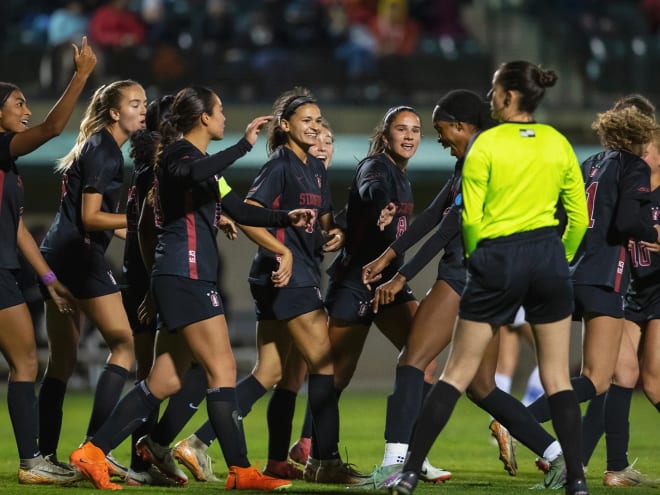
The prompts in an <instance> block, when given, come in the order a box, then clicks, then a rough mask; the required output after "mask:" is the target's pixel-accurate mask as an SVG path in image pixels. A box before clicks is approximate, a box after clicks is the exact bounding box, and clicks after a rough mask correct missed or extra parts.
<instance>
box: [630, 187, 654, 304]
mask: <svg viewBox="0 0 660 495" xmlns="http://www.w3.org/2000/svg"><path fill="white" fill-rule="evenodd" d="M649 199H650V200H649V202H648V203H647V204H646V205H644V208H643V209H642V218H643V219H644V220H646V221H647V222H648V224H649V225H659V224H660V187H658V188H656V189H655V190H654V191H653V192H651V193H650V194H649ZM628 250H629V252H630V260H631V263H630V265H631V281H630V285H631V288H632V290H633V291H646V290H647V289H649V288H651V287H656V288H657V289H658V290H660V254H658V253H653V252H651V251H649V250H648V249H647V248H645V247H644V246H642V245H641V244H640V243H639V242H630V243H629V244H628Z"/></svg>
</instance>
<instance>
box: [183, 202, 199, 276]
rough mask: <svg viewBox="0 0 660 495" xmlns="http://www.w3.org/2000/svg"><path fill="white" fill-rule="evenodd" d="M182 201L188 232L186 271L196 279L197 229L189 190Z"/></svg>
mask: <svg viewBox="0 0 660 495" xmlns="http://www.w3.org/2000/svg"><path fill="white" fill-rule="evenodd" d="M184 201H185V205H186V206H185V208H186V233H187V234H188V235H187V237H188V271H189V272H190V278H192V279H197V278H199V276H198V274H197V229H196V226H195V212H194V210H193V206H192V194H191V193H190V192H187V193H186V196H185V199H184Z"/></svg>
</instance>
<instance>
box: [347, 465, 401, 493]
mask: <svg viewBox="0 0 660 495" xmlns="http://www.w3.org/2000/svg"><path fill="white" fill-rule="evenodd" d="M402 469H403V464H390V465H389V466H374V470H373V471H372V472H371V474H370V475H369V476H368V477H366V478H364V479H363V480H362V481H361V482H360V483H359V484H355V485H352V486H349V487H348V488H357V489H362V490H384V489H386V488H387V487H388V483H387V482H388V480H389V481H390V482H391V481H392V480H394V479H395V477H396V476H395V475H397V474H399V473H400V472H401V470H402Z"/></svg>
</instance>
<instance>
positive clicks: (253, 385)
mask: <svg viewBox="0 0 660 495" xmlns="http://www.w3.org/2000/svg"><path fill="white" fill-rule="evenodd" d="M266 392H267V390H266V389H265V388H264V386H263V385H262V384H261V383H259V380H257V379H256V378H255V377H254V375H252V374H250V375H248V376H246V377H245V378H243V379H242V380H241V381H240V382H238V384H237V385H236V396H237V397H238V409H239V411H241V415H242V416H243V417H245V416H247V415H248V414H250V411H251V410H252V405H253V404H254V403H255V402H257V401H258V400H259V399H260V398H261V397H262V396H263V395H264V394H265V393H266Z"/></svg>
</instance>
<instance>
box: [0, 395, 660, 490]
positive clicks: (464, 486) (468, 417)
mask: <svg viewBox="0 0 660 495" xmlns="http://www.w3.org/2000/svg"><path fill="white" fill-rule="evenodd" d="M387 393H388V392H387V391H358V390H353V391H352V390H350V389H349V390H348V391H347V392H346V393H345V394H344V395H342V399H341V439H342V443H341V448H342V456H343V457H344V459H345V460H346V459H347V460H348V461H349V462H352V463H355V464H356V465H357V467H358V468H359V469H361V470H363V471H371V469H372V468H373V465H374V464H377V463H380V461H381V459H382V451H383V442H384V440H383V425H384V421H385V401H386V395H387ZM3 402H4V401H3ZM266 403H267V400H266V398H264V399H262V400H261V401H259V402H258V403H257V404H256V405H255V407H254V409H253V410H252V412H251V413H250V415H249V416H248V417H247V418H246V419H245V423H244V424H245V430H246V435H247V440H248V449H249V456H250V459H251V461H252V463H253V464H257V465H259V466H263V465H264V464H265V456H266V455H267V450H266V443H267V435H266V422H265V407H266ZM90 404H91V396H90V395H89V394H80V393H78V394H76V393H72V394H70V395H68V396H67V399H66V403H65V415H64V427H63V432H62V440H61V442H60V452H59V454H60V457H61V458H62V459H64V458H66V457H67V456H68V453H69V452H70V451H71V450H72V449H74V448H76V447H77V445H78V443H79V442H80V441H81V440H82V438H83V435H84V433H85V429H86V426H87V421H88V419H89V411H90ZM303 410H304V401H299V403H298V411H297V415H296V423H295V425H294V432H296V431H298V428H299V424H300V421H301V415H302V412H303ZM204 413H205V408H204V407H202V408H201V409H200V412H199V413H198V414H197V416H196V417H195V418H194V419H193V421H192V422H191V424H190V426H189V428H187V429H186V430H185V431H184V432H183V433H182V435H181V438H182V437H183V436H185V435H188V434H189V433H191V432H192V431H194V428H195V427H196V426H197V425H198V424H200V423H201V422H202V421H203V420H204V417H203V415H204ZM658 420H659V418H658V414H657V412H656V411H655V409H654V408H653V407H652V406H651V405H650V404H649V403H648V402H647V401H646V399H645V398H644V397H643V396H642V395H641V394H635V396H634V402H633V407H632V414H631V424H632V425H633V427H632V431H631V443H630V460H631V461H633V460H634V459H635V458H636V457H639V461H638V462H637V464H636V467H637V468H639V469H640V470H641V471H642V472H644V473H646V474H649V475H654V476H657V477H660V463H659V462H658V461H659V459H660V448H659V447H658V443H659V440H660V428H658V425H659V424H660V422H659V421H658ZM488 421H489V420H488V417H487V416H486V414H485V413H484V412H483V411H481V410H480V409H478V408H477V407H476V406H474V405H473V404H472V403H471V402H470V401H469V400H467V399H466V398H464V397H463V398H461V400H460V401H459V403H458V406H457V409H456V411H455V413H454V416H453V417H452V419H451V420H450V422H449V424H448V426H447V428H446V429H445V431H443V433H442V434H441V435H440V437H439V438H438V440H437V441H436V443H435V445H434V448H433V450H432V451H431V454H430V456H429V457H430V459H431V461H432V462H433V463H434V464H435V465H437V466H442V467H444V468H445V469H449V470H451V471H452V472H453V475H454V477H453V479H452V480H450V481H448V482H447V483H445V484H443V485H429V484H424V485H420V486H419V487H418V489H417V490H416V492H415V493H416V494H419V495H430V494H449V493H456V494H468V493H470V494H471V493H482V494H498V495H499V494H502V495H504V494H506V495H513V494H516V493H520V494H523V493H526V494H529V493H530V492H529V491H528V490H529V488H530V487H531V486H532V485H533V484H535V483H538V482H539V481H541V479H542V477H541V473H540V472H539V471H537V469H536V467H535V466H534V457H535V456H534V454H532V453H531V452H529V451H528V450H527V449H526V448H524V447H522V446H519V447H518V466H519V472H518V476H516V477H510V476H508V475H507V473H506V472H505V471H504V470H503V469H502V464H501V462H500V461H499V460H498V456H497V448H496V447H495V446H493V445H492V444H491V442H490V437H489V433H490V432H489V430H488ZM0 432H1V435H2V442H0V493H1V494H3V495H4V494H7V495H14V494H25V493H46V494H60V493H62V494H63V493H72V492H73V493H91V492H92V491H93V487H92V485H91V484H90V483H88V482H83V483H79V484H77V485H76V486H74V487H70V488H56V487H43V486H22V485H19V484H18V482H17V481H16V471H17V468H18V461H17V459H16V457H17V455H16V446H15V442H14V438H13V433H12V430H11V424H10V422H9V418H8V414H7V409H6V407H5V406H3V407H2V408H0ZM114 454H115V456H116V457H117V458H118V459H119V460H121V461H125V462H128V460H129V443H128V441H126V442H124V443H123V444H122V445H121V446H119V447H118V448H117V449H116V450H115V451H114ZM211 454H212V456H213V458H214V460H215V471H216V473H217V475H218V476H219V477H221V478H222V479H223V480H224V476H225V475H226V468H225V466H224V462H223V461H222V456H221V453H220V449H219V447H218V446H217V444H216V443H214V444H213V446H212V447H211ZM604 459H605V452H604V442H603V441H601V443H600V444H599V446H598V448H597V450H596V454H595V456H594V458H593V459H592V461H591V463H590V466H589V471H588V475H587V479H588V483H589V487H590V491H591V493H596V494H598V493H606V492H607V493H612V491H622V490H626V489H625V488H606V487H603V486H602V472H603V469H604V468H605V460H604ZM125 489H126V490H128V491H132V492H136V491H142V492H146V493H166V492H167V493H171V492H172V491H174V490H185V491H186V493H188V494H191V495H194V494H202V493H208V492H209V491H216V490H223V489H224V488H223V484H219V483H211V484H205V483H197V482H195V481H194V480H193V481H191V482H190V484H189V486H188V487H187V488H183V489H178V488H156V487H154V488H151V487H139V488H133V487H126V488H125ZM629 490H633V491H634V493H635V494H636V495H638V494H640V495H641V494H643V493H655V494H657V493H660V491H658V490H654V489H645V488H629ZM290 491H291V492H299V493H303V492H305V493H332V492H339V491H341V492H342V493H346V490H345V488H344V487H332V486H329V485H316V484H309V483H304V482H302V481H301V482H295V483H294V485H293V487H292V488H291V490H290Z"/></svg>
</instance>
